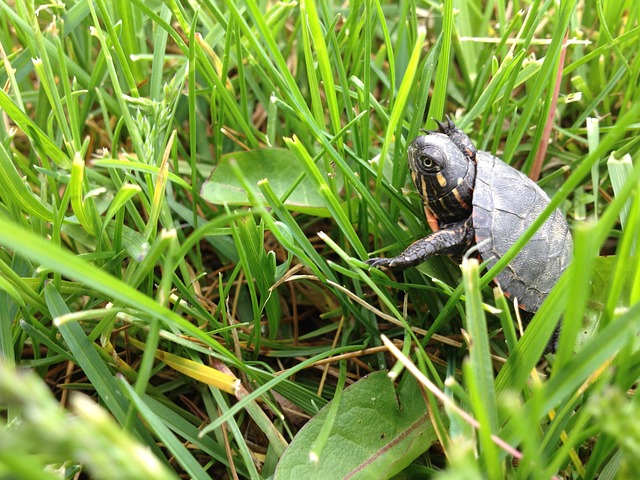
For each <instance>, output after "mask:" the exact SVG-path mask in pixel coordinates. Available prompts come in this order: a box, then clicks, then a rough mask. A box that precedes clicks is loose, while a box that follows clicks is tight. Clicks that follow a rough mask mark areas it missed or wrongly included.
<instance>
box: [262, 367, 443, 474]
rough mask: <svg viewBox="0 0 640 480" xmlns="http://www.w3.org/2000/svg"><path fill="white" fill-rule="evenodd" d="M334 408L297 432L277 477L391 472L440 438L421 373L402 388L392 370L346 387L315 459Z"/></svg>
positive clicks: (407, 381) (280, 463)
mask: <svg viewBox="0 0 640 480" xmlns="http://www.w3.org/2000/svg"><path fill="white" fill-rule="evenodd" d="M330 408H331V405H327V406H326V407H324V408H323V409H322V410H320V412H319V413H318V414H317V415H316V416H315V417H313V418H312V419H311V420H310V421H309V423H307V424H306V425H305V426H304V428H302V430H300V432H299V433H298V434H297V435H296V437H295V438H294V439H293V442H291V444H290V445H289V447H288V448H287V450H286V451H285V453H284V455H283V456H282V458H281V459H280V462H279V464H278V468H277V470H276V474H275V477H274V478H275V480H282V479H289V478H304V479H306V480H311V479H315V478H318V479H327V478H332V479H338V478H350V479H365V478H372V479H377V480H380V479H384V478H390V477H391V476H393V475H395V474H397V473H398V472H400V471H402V470H403V469H404V468H405V467H406V466H407V465H408V464H409V463H410V462H411V461H412V460H414V459H415V458H416V457H417V456H418V455H420V454H421V453H423V452H424V451H425V450H427V449H428V448H429V447H430V446H431V444H432V442H434V441H435V440H436V434H435V430H434V429H433V426H432V424H431V421H430V419H429V416H428V414H427V407H426V405H425V403H424V401H422V395H421V393H420V389H419V387H418V384H417V382H416V381H415V379H414V378H413V377H406V378H405V379H404V380H403V382H401V386H400V388H399V389H398V392H396V390H395V389H394V387H393V383H392V382H391V380H390V379H389V377H388V376H387V372H385V371H380V372H375V373H372V374H370V375H368V376H367V377H365V378H363V379H362V380H360V381H358V382H356V383H355V384H353V385H352V386H350V387H349V388H347V389H346V390H345V391H344V394H343V395H342V400H341V402H340V406H339V407H338V413H337V415H336V418H335V422H334V425H333V429H332V431H331V435H330V437H329V441H328V442H327V444H326V446H325V447H324V449H323V450H322V453H321V455H320V458H319V459H318V461H317V462H312V461H311V459H310V457H309V452H310V450H311V446H312V445H313V443H314V441H315V439H316V437H317V436H318V432H319V431H320V429H321V428H322V426H323V424H324V422H325V421H326V420H327V415H328V413H329V409H330Z"/></svg>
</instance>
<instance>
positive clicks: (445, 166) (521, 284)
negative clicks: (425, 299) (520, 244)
mask: <svg viewBox="0 0 640 480" xmlns="http://www.w3.org/2000/svg"><path fill="white" fill-rule="evenodd" d="M438 126H439V131H438V132H428V133H427V134H426V135H421V136H419V137H418V138H416V139H415V140H413V141H412V142H411V144H410V145H409V148H408V160H409V170H410V171H411V177H412V178H413V182H414V183H415V186H416V189H417V190H418V193H419V194H420V196H421V197H422V200H423V203H424V207H425V212H426V214H427V221H428V222H429V225H430V226H431V228H432V230H433V233H431V234H430V235H428V236H426V237H424V238H422V239H420V240H418V241H416V242H414V243H412V244H411V245H409V247H407V248H406V249H405V250H404V251H403V252H402V253H401V254H400V255H398V256H397V257H392V258H371V259H369V260H367V263H368V264H369V265H371V266H372V267H389V268H391V269H394V270H404V269H406V268H408V267H412V266H415V265H417V264H419V263H422V262H424V261H425V260H426V259H428V258H429V257H431V256H432V255H449V256H451V257H452V258H454V259H457V260H459V259H461V258H462V256H463V255H464V254H465V253H466V252H467V251H468V250H469V249H470V248H471V247H473V246H474V245H477V246H478V252H479V254H480V257H482V260H484V261H487V265H488V267H491V266H492V265H493V264H495V262H496V261H497V260H498V259H499V258H501V257H502V256H503V255H504V254H505V253H506V252H507V250H509V248H510V247H511V246H512V245H513V244H514V243H515V242H516V240H518V238H519V237H520V235H522V234H523V233H524V231H525V230H526V229H527V227H529V225H531V223H532V222H533V221H534V220H535V219H536V218H537V217H538V215H540V213H541V212H542V211H543V210H544V209H545V207H546V206H547V205H548V204H549V197H548V196H547V194H546V193H544V191H542V189H541V188H540V187H538V185H536V183H535V182H533V181H532V180H530V179H529V178H528V177H526V176H525V175H523V174H522V173H521V172H519V171H518V170H516V169H514V168H512V167H510V166H509V165H507V164H506V163H504V162H503V161H502V160H500V159H499V158H497V157H495V156H493V155H491V154H490V153H488V152H484V151H481V150H477V149H476V148H475V146H474V145H473V143H472V142H471V140H470V139H469V137H468V136H467V135H466V134H465V133H463V132H462V131H461V130H459V129H458V128H457V127H456V126H455V125H454V123H453V122H452V121H451V120H450V119H449V118H447V121H446V122H442V123H441V122H438ZM572 250H573V240H572V238H571V233H570V232H569V227H568V225H567V222H566V220H565V219H564V217H563V215H562V213H561V212H560V211H559V210H555V211H554V212H553V213H552V214H551V216H550V217H549V218H548V219H547V220H546V222H545V223H544V224H543V225H542V227H540V229H538V231H537V232H536V234H535V235H534V236H533V238H532V239H531V240H530V241H529V242H528V243H527V244H526V245H525V247H524V248H523V249H522V250H521V251H520V253H518V255H517V256H516V257H515V258H514V259H513V260H512V261H511V263H509V264H508V265H507V266H506V268H504V269H503V270H502V271H501V272H500V273H499V274H498V275H497V277H496V278H495V281H496V282H497V283H498V284H499V285H500V287H501V288H502V290H503V291H504V292H505V294H506V295H507V296H508V297H510V298H514V297H515V298H517V299H518V303H519V306H520V308H522V309H523V310H526V311H528V312H531V313H535V312H536V311H537V310H538V308H540V305H541V304H542V302H543V301H544V299H545V298H546V297H547V295H548V294H549V292H550V291H551V288H553V286H554V285H555V284H556V282H557V281H558V278H559V277H560V275H561V274H562V272H563V271H564V269H565V268H567V265H568V264H569V262H570V260H571V255H572Z"/></svg>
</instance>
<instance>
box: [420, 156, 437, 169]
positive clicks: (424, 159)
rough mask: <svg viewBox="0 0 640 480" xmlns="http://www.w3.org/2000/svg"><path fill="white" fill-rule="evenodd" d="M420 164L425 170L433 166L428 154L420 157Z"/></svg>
mask: <svg viewBox="0 0 640 480" xmlns="http://www.w3.org/2000/svg"><path fill="white" fill-rule="evenodd" d="M420 164H421V166H422V168H424V169H425V170H431V169H432V168H433V166H434V162H433V158H431V157H430V156H428V155H423V156H422V157H421V158H420Z"/></svg>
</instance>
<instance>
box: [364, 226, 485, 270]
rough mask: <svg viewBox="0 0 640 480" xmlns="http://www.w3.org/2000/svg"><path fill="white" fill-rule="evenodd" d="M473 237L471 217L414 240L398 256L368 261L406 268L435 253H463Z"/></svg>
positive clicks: (374, 265) (384, 265) (376, 264)
mask: <svg viewBox="0 0 640 480" xmlns="http://www.w3.org/2000/svg"><path fill="white" fill-rule="evenodd" d="M473 238H474V231H473V226H472V225H471V219H467V220H466V221H464V222H459V223H451V224H449V225H443V227H442V228H441V229H440V230H438V231H437V232H433V233H432V234H431V235H428V236H426V237H424V238H421V239H420V240H417V241H415V242H413V243H412V244H411V245H409V246H408V247H407V248H406V249H405V250H404V251H403V252H402V253H401V254H400V255H398V256H397V257H391V258H380V257H378V258H370V259H369V260H367V261H366V263H367V264H368V265H370V266H372V267H377V268H380V267H388V268H391V269H393V270H405V269H407V268H409V267H413V266H415V265H418V264H420V263H422V262H424V261H425V260H426V259H427V258H429V257H431V256H433V255H456V256H459V255H462V254H464V252H466V251H467V250H468V249H469V247H471V245H472V244H473Z"/></svg>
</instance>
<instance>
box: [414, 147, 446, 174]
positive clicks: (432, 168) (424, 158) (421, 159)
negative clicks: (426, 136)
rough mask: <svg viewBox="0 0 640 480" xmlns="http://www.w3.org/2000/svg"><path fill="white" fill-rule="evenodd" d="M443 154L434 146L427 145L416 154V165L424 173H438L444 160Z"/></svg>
mask: <svg viewBox="0 0 640 480" xmlns="http://www.w3.org/2000/svg"><path fill="white" fill-rule="evenodd" d="M445 158H446V157H445V154H444V152H443V151H442V150H441V149H439V148H438V147H436V146H434V145H428V146H426V147H425V148H423V149H422V150H421V151H420V153H419V154H418V164H419V167H420V169H422V170H424V171H425V172H429V173H432V172H439V171H440V170H442V166H443V165H444V159H445Z"/></svg>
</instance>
